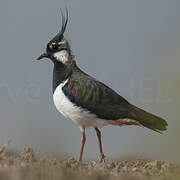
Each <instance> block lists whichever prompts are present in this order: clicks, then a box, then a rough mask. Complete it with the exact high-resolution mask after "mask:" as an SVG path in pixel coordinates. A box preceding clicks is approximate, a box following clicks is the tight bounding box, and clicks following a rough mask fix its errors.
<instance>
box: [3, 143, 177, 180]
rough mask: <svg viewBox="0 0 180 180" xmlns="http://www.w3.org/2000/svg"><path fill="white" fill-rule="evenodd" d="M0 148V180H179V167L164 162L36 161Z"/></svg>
mask: <svg viewBox="0 0 180 180" xmlns="http://www.w3.org/2000/svg"><path fill="white" fill-rule="evenodd" d="M7 146H8V143H6V144H4V145H3V146H1V147H0V180H41V179H42V180H149V179H153V180H176V179H177V180H179V179H180V166H178V165H175V164H171V163H169V162H163V161H157V160H154V161H145V160H128V161H117V162H105V163H98V162H82V163H79V162H78V161H76V160H75V159H74V158H72V157H71V158H69V159H67V160H60V159H58V158H56V157H43V158H42V157H41V158H36V156H35V154H34V152H33V149H32V148H29V147H26V148H24V149H23V150H22V151H21V152H20V153H18V154H16V155H15V154H13V153H9V152H8V151H7V150H6V149H7Z"/></svg>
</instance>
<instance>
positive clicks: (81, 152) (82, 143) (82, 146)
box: [79, 130, 86, 161]
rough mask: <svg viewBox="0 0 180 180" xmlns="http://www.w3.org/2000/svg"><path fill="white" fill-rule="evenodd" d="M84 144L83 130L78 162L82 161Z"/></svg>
mask: <svg viewBox="0 0 180 180" xmlns="http://www.w3.org/2000/svg"><path fill="white" fill-rule="evenodd" d="M85 142H86V135H85V130H83V131H82V136H81V150H80V156H79V161H82V156H83V151H84V144H85Z"/></svg>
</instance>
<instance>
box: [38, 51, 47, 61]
mask: <svg viewBox="0 0 180 180" xmlns="http://www.w3.org/2000/svg"><path fill="white" fill-rule="evenodd" d="M49 55H50V54H48V53H43V54H41V55H40V56H39V57H38V58H37V60H40V59H42V58H48V57H49Z"/></svg>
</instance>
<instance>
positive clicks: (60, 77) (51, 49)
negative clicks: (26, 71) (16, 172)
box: [37, 8, 168, 162]
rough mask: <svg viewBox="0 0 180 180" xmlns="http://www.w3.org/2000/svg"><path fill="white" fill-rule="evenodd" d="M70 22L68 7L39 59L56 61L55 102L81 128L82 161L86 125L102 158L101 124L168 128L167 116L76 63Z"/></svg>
mask: <svg viewBox="0 0 180 180" xmlns="http://www.w3.org/2000/svg"><path fill="white" fill-rule="evenodd" d="M61 13H62V11H61ZM67 22H68V10H67V8H66V13H65V14H63V13H62V27H61V31H60V32H59V33H58V34H57V35H56V36H55V37H54V38H53V39H52V40H51V41H50V42H49V43H48V44H47V48H46V52H45V53H44V54H42V55H41V56H40V57H39V58H38V59H37V60H40V59H42V58H49V59H50V60H51V61H52V62H53V64H54V70H53V100H54V104H55V106H56V108H57V110H58V111H59V112H60V113H61V114H62V115H63V116H65V117H66V118H67V119H70V120H72V121H73V122H74V123H75V124H77V126H78V127H79V128H80V130H81V133H82V139H81V149H80V156H79V161H82V156H83V149H84V144H85V141H86V136H85V129H86V128H89V127H93V128H94V129H95V131H96V134H97V137H98V142H99V149H100V162H102V161H104V158H105V156H104V154H103V150H102V143H101V132H100V130H99V129H98V128H100V127H103V126H107V125H115V126H123V125H137V126H144V127H146V128H149V129H151V130H154V131H156V132H160V133H161V132H162V131H164V130H166V126H167V125H168V124H167V122H166V121H165V120H164V119H162V118H160V117H158V116H155V115H153V114H151V113H148V112H146V111H144V110H142V109H140V108H138V107H136V106H134V105H132V104H130V103H129V102H128V101H127V100H126V99H124V98H123V97H121V96H120V95H119V94H118V93H117V92H115V91H114V90H113V89H111V88H110V87H108V86H107V85H105V84H103V83H102V82H100V81H98V80H96V79H95V78H93V77H91V76H89V75H88V74H87V73H85V72H83V71H82V70H81V69H80V68H79V67H78V66H77V65H76V61H75V58H74V56H73V55H72V51H71V48H70V45H69V43H68V41H67V39H66V38H65V37H64V32H65V30H66V26H67Z"/></svg>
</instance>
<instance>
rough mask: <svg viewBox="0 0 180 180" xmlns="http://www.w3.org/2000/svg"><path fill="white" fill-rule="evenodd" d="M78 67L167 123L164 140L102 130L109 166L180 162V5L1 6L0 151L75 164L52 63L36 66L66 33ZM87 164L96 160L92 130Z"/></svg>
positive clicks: (144, 132)
mask: <svg viewBox="0 0 180 180" xmlns="http://www.w3.org/2000/svg"><path fill="white" fill-rule="evenodd" d="M65 6H67V7H68V9H69V22H68V27H67V31H66V37H67V38H68V40H69V41H70V44H71V46H72V50H73V53H74V55H75V56H76V61H77V64H78V65H79V66H80V68H82V70H84V71H85V72H87V73H88V74H90V75H92V76H94V77H96V78H97V79H98V80H101V81H102V82H104V83H106V84H107V85H108V86H110V87H112V88H113V89H115V90H116V91H117V92H118V93H119V94H120V95H121V96H123V97H125V98H126V99H127V100H128V101H130V102H131V103H132V104H134V105H136V106H138V107H141V108H143V109H145V110H147V111H149V112H152V113H154V114H156V115H158V116H161V117H163V118H164V119H166V120H167V122H168V124H169V126H168V131H167V132H165V133H164V134H163V135H160V134H158V133H156V132H153V131H151V130H148V129H146V128H140V127H132V126H131V127H113V126H107V127H103V128H102V129H101V130H102V134H103V147H104V153H105V155H106V156H107V158H108V159H117V158H119V159H122V158H125V157H137V158H139V157H140V158H145V159H158V160H170V161H179V160H180V157H179V152H180V143H179V137H180V132H179V127H180V120H179V107H180V96H179V92H180V63H179V61H180V21H179V19H180V10H179V9H180V1H178V0H171V1H169V0H158V1H157V0H151V1H144V0H111V1H108V0H99V1H96V0H91V1H83V0H76V1H74V0H53V1H48V0H39V1H36V0H31V1H24V0H16V1H12V0H6V1H1V2H0V22H1V26H0V52H1V53H0V54H1V56H0V59H1V60H0V115H1V116H0V144H3V143H4V142H6V141H7V140H8V139H11V140H12V143H11V146H10V148H11V149H17V150H19V149H21V148H22V147H24V146H31V147H33V148H34V150H35V151H36V152H40V153H53V154H58V155H59V156H61V157H62V158H67V157H69V156H74V157H78V155H79V149H80V135H81V134H80V131H79V129H78V127H77V126H76V125H75V124H73V122H72V121H69V120H66V119H65V118H64V117H63V116H62V115H60V114H59V112H57V111H56V109H55V107H54V105H53V100H52V70H53V65H52V63H51V62H50V61H48V60H44V61H41V62H38V61H36V58H37V57H38V56H39V55H40V54H41V53H42V52H44V50H45V48H46V44H47V42H48V41H49V40H51V38H53V37H54V36H55V35H56V33H58V31H59V30H60V28H61V15H60V8H62V9H65ZM86 132H87V144H86V146H85V152H84V158H85V159H86V160H97V158H98V155H99V150H98V143H97V138H96V135H95V132H94V129H88V130H87V131H86Z"/></svg>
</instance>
